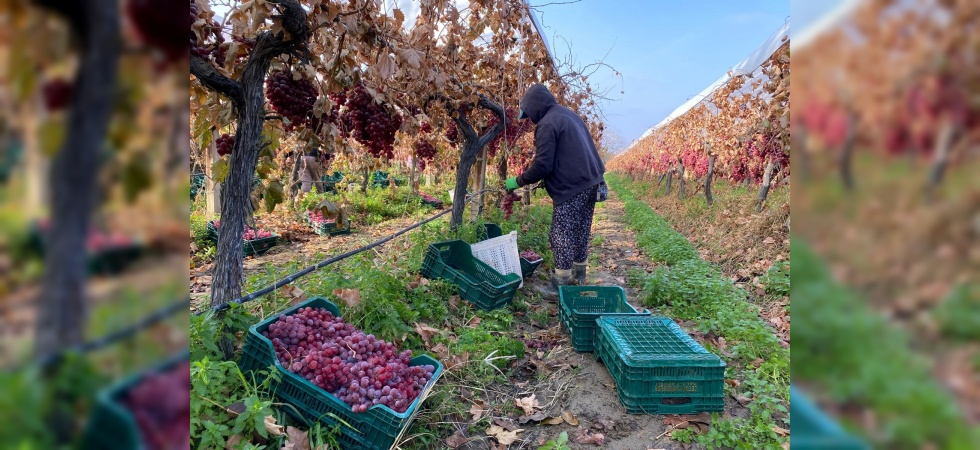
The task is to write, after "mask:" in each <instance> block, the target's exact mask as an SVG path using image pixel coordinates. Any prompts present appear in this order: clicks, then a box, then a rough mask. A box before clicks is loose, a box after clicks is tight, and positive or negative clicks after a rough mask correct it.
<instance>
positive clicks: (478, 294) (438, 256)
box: [421, 240, 521, 311]
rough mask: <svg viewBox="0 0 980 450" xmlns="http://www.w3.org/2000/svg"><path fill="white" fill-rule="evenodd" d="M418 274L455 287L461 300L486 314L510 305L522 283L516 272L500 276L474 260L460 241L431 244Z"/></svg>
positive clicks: (487, 266) (468, 249) (491, 268)
mask: <svg viewBox="0 0 980 450" xmlns="http://www.w3.org/2000/svg"><path fill="white" fill-rule="evenodd" d="M421 273H422V275H423V276H425V277H426V278H430V279H444V280H448V281H449V282H450V283H453V284H455V285H456V287H457V288H459V296H460V297H462V298H463V299H464V300H468V301H470V302H471V303H473V304H474V305H476V306H477V307H479V308H480V309H483V310H485V311H490V310H493V309H497V308H500V307H502V306H504V305H506V304H508V303H510V301H511V300H512V299H513V298H514V294H516V293H517V288H518V287H519V286H520V284H521V277H520V276H518V275H517V274H516V273H509V274H507V275H502V274H501V273H500V272H497V271H496V270H494V269H493V267H490V266H489V265H487V264H486V263H484V262H483V261H480V260H479V259H477V258H475V257H474V256H473V252H472V250H471V249H470V245H469V244H467V243H466V242H463V241H460V240H454V241H444V242H437V243H434V244H430V245H429V248H427V249H426V251H425V261H423V262H422V270H421Z"/></svg>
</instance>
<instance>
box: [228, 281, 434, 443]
mask: <svg viewBox="0 0 980 450" xmlns="http://www.w3.org/2000/svg"><path fill="white" fill-rule="evenodd" d="M307 306H309V307H312V308H324V309H326V310H328V311H330V312H331V313H332V314H333V315H335V316H337V317H340V310H339V309H338V308H337V305H336V304H334V303H333V302H331V301H329V300H327V299H325V298H323V297H314V298H311V299H309V300H307V301H305V302H303V303H300V304H298V305H296V306H293V307H291V308H289V309H286V310H285V311H283V312H281V313H279V314H275V315H273V316H271V317H269V318H267V319H265V320H263V321H262V322H259V323H258V324H256V325H253V326H252V327H251V328H249V330H248V336H247V337H246V340H245V345H244V347H243V348H242V356H241V358H240V359H239V361H238V366H239V367H240V368H241V370H242V372H243V373H251V374H253V376H254V377H255V379H256V382H261V381H263V379H262V378H261V377H260V376H259V374H258V373H257V372H255V371H256V370H265V369H268V368H269V367H270V366H273V365H274V366H275V370H276V371H278V372H279V374H280V375H281V376H282V378H281V381H280V382H279V384H277V385H274V386H273V391H274V394H273V395H274V396H275V397H276V398H278V399H280V400H282V401H284V402H286V403H289V404H290V405H292V406H294V407H295V408H296V410H297V411H299V416H297V414H296V411H294V410H293V408H283V410H284V411H286V412H287V413H289V414H290V415H292V416H294V417H296V418H297V419H300V420H305V421H310V422H315V421H320V422H322V423H323V424H325V425H327V426H329V427H333V426H335V425H340V435H339V436H338V437H337V440H338V441H339V443H340V446H341V448H344V449H370V450H381V449H385V450H387V449H390V448H391V447H392V445H393V444H394V443H395V440H396V439H397V438H398V437H399V436H400V435H401V433H403V432H404V431H405V430H407V429H408V427H409V426H410V425H411V423H412V421H413V420H414V419H415V415H416V414H417V413H418V411H419V409H420V406H421V404H422V401H423V398H424V397H425V396H426V395H428V393H429V392H430V391H431V389H432V387H433V386H435V383H436V381H437V380H438V379H439V377H440V376H441V375H442V370H443V367H442V364H441V363H440V362H439V361H437V360H435V359H433V358H431V357H429V356H427V355H421V356H416V357H415V358H412V361H411V363H410V364H409V365H411V366H419V365H433V366H435V368H436V370H435V371H434V372H433V376H432V379H431V380H429V382H428V383H427V384H426V385H425V387H424V388H423V389H422V393H420V394H419V396H418V397H416V398H415V400H414V401H412V404H411V405H409V407H408V409H407V410H406V411H405V412H403V413H397V412H395V411H393V410H391V409H390V408H388V407H387V406H384V405H375V406H372V407H370V408H368V410H367V411H366V412H363V413H354V412H352V411H351V407H350V406H349V405H347V404H346V403H344V402H342V401H341V400H340V399H338V398H337V397H335V396H334V395H332V394H330V393H328V392H326V391H324V390H323V389H320V388H319V387H317V386H315V385H313V384H311V383H310V382H309V381H307V380H306V379H305V378H303V377H300V376H299V375H296V374H294V373H292V372H289V371H287V370H286V369H284V368H283V367H282V364H280V363H279V359H278V358H277V357H276V354H275V350H274V349H273V347H272V342H271V341H269V339H267V338H266V337H265V336H262V332H264V331H266V330H267V329H268V328H269V325H271V324H272V323H273V322H275V321H276V320H278V319H279V317H280V316H288V315H290V314H293V313H294V312H296V310H298V309H299V308H305V307H307ZM334 416H336V417H339V418H340V420H343V421H344V422H346V423H347V424H348V425H350V426H347V425H344V424H343V423H341V422H339V421H338V420H337V418H335V417H334Z"/></svg>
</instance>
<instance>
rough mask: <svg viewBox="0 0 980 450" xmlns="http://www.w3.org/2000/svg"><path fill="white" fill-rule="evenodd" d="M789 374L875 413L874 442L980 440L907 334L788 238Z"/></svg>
mask: <svg viewBox="0 0 980 450" xmlns="http://www.w3.org/2000/svg"><path fill="white" fill-rule="evenodd" d="M791 249H792V253H793V258H794V260H795V261H796V267H795V270H794V272H793V280H792V289H791V298H792V302H793V304H794V308H795V309H796V313H797V314H796V320H794V322H793V348H794V351H795V353H796V354H795V358H793V376H794V377H798V378H799V379H800V380H806V381H808V382H809V383H811V384H813V385H815V386H819V387H820V388H821V390H822V391H823V393H824V395H826V396H827V397H829V398H830V399H831V400H833V401H835V402H837V403H839V404H856V405H866V406H867V407H869V408H870V409H871V410H872V411H873V412H874V413H875V415H876V416H877V417H878V419H879V423H880V427H879V428H880V429H879V430H877V433H876V436H875V439H874V441H875V442H874V443H875V445H876V446H878V447H879V448H894V449H918V448H923V447H924V446H928V444H927V443H931V444H932V445H933V446H936V447H935V448H944V449H972V448H978V447H980V431H978V430H975V429H974V430H971V429H970V428H969V426H968V425H967V423H966V421H965V419H964V418H963V416H962V412H961V411H960V410H959V408H958V407H957V406H956V401H955V399H953V398H952V397H951V396H950V394H949V392H948V391H946V390H945V389H943V387H942V386H941V385H940V384H939V383H938V382H937V381H936V380H935V379H934V378H933V377H932V376H931V374H930V367H929V364H928V362H927V361H926V359H925V358H923V357H921V356H920V355H917V354H915V353H914V352H913V351H912V350H911V348H910V346H911V342H910V337H909V336H908V335H907V334H906V333H905V332H904V331H903V330H902V329H900V328H898V327H896V326H894V325H891V324H890V323H889V321H888V319H887V318H885V317H884V316H882V315H880V314H877V313H875V312H873V311H872V310H871V309H870V308H869V307H868V306H867V304H866V301H865V299H864V298H862V297H860V296H859V295H858V294H856V293H854V292H853V291H851V290H849V289H848V288H846V287H844V286H842V285H840V284H838V283H837V282H835V281H834V280H833V277H832V276H831V274H830V272H829V270H828V269H827V267H826V266H825V264H824V263H823V262H822V261H820V260H819V258H818V257H817V255H816V254H815V253H814V252H813V251H812V250H811V249H810V248H809V247H808V246H807V244H806V243H804V242H803V241H801V240H799V239H797V238H793V239H792V241H791Z"/></svg>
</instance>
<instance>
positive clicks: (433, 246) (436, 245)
mask: <svg viewBox="0 0 980 450" xmlns="http://www.w3.org/2000/svg"><path fill="white" fill-rule="evenodd" d="M455 242H461V243H463V244H466V246H467V247H469V245H470V244H468V243H467V242H466V241H464V240H462V239H450V240H447V241H439V242H433V243H431V244H429V247H428V249H426V251H428V250H429V249H431V250H434V251H435V252H436V253H437V254H436V257H438V258H439V260H440V261H442V255H441V253H442V250H439V246H441V245H447V244H450V243H455ZM470 256H471V257H472V258H473V262H474V263H476V264H482V265H484V266H486V267H487V268H488V269H490V270H492V271H494V272H496V273H497V274H499V275H500V278H503V279H504V280H507V279H510V280H508V281H506V282H505V283H504V284H500V285H495V284H491V283H490V282H488V281H479V282H477V283H476V285H477V286H479V285H487V286H490V287H492V288H493V289H509V288H510V285H511V284H515V283H517V284H519V282H521V281H522V280H523V278H524V277H522V276H521V275H518V274H516V273H508V274H502V273H500V272H499V271H497V269H494V268H493V266H491V265H489V264H487V263H485V262H483V261H480V259H479V258H477V257H475V256H473V255H472V251H471V252H470ZM446 266H447V267H449V268H452V267H451V266H449V265H448V264H446ZM452 270H455V271H457V272H458V270H457V269H452Z"/></svg>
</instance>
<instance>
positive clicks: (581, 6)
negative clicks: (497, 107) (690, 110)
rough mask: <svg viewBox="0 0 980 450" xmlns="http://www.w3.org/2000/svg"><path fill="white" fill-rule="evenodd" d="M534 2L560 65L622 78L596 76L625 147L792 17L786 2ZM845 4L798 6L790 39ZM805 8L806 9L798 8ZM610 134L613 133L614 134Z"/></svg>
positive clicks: (814, 0)
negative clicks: (571, 61)
mask: <svg viewBox="0 0 980 450" xmlns="http://www.w3.org/2000/svg"><path fill="white" fill-rule="evenodd" d="M565 1H568V0H530V4H531V5H532V6H536V5H544V6H540V7H535V10H536V11H537V12H538V18H539V19H540V21H541V24H542V25H543V27H544V30H543V32H544V33H545V34H546V35H547V36H548V39H549V40H550V42H551V44H552V48H553V50H554V52H555V54H556V55H555V56H556V57H557V58H558V59H559V61H561V60H563V59H564V58H565V56H566V55H567V54H568V51H569V47H568V45H566V43H565V41H568V43H569V44H571V52H572V53H573V54H574V58H575V60H576V61H577V65H580V66H581V65H585V64H588V63H592V62H595V61H599V60H603V61H604V62H605V63H607V64H609V65H610V66H612V67H613V68H615V69H616V70H617V71H619V72H620V73H621V74H622V77H616V76H615V75H614V74H613V73H612V71H611V70H601V71H599V72H597V73H596V74H595V75H593V77H592V78H590V81H591V82H592V83H593V86H594V87H598V88H600V89H601V90H605V89H609V90H610V91H609V93H608V96H609V97H611V98H612V99H613V100H612V101H609V102H607V103H605V104H604V105H603V107H602V109H603V112H604V114H605V117H606V125H607V130H611V131H612V132H614V133H617V134H619V135H620V136H621V137H622V140H623V141H624V143H625V144H626V145H629V143H630V142H632V141H633V140H634V139H637V138H639V137H640V135H641V134H643V132H644V131H646V130H647V129H648V128H650V127H651V126H653V125H655V124H656V123H658V122H660V121H661V120H663V119H664V118H665V117H666V116H667V115H669V114H670V113H671V112H672V111H673V110H674V109H676V108H677V107H678V106H680V105H681V104H683V103H684V102H685V101H687V99H689V98H691V97H693V96H695V95H697V94H698V93H700V92H701V91H702V90H703V89H704V88H706V87H708V85H710V84H711V83H712V82H714V81H715V80H717V79H718V78H719V77H721V76H722V75H724V74H725V73H726V72H728V70H729V69H730V68H731V67H733V66H735V65H736V64H738V63H739V62H740V61H741V60H742V59H744V58H745V57H746V56H748V55H749V54H750V53H751V52H752V51H753V50H755V49H756V47H758V46H759V45H761V44H762V43H763V41H764V40H765V39H766V38H768V37H769V36H770V35H771V34H772V33H774V32H776V31H777V30H778V29H779V28H780V27H781V26H782V25H783V24H784V23H785V22H786V21H787V20H791V18H790V14H791V11H790V2H789V1H786V0H781V1H776V0H758V1H702V0H686V1H677V2H665V1H643V0H616V1H609V0H581V1H579V2H577V3H571V4H554V5H546V4H547V3H562V2H565ZM839 1H840V0H833V1H820V0H811V1H795V0H794V1H793V11H794V12H797V13H798V14H799V15H800V17H799V18H798V19H796V20H791V28H790V30H791V32H790V36H791V39H792V36H793V35H794V34H795V32H796V31H798V29H799V28H800V27H801V26H805V25H807V24H809V23H810V22H812V21H813V20H814V19H815V18H816V17H818V16H819V15H821V14H823V13H826V12H827V11H829V10H830V9H832V8H833V6H834V5H835V4H837V3H838V2H839ZM798 4H799V5H798ZM607 132H608V131H607Z"/></svg>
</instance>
